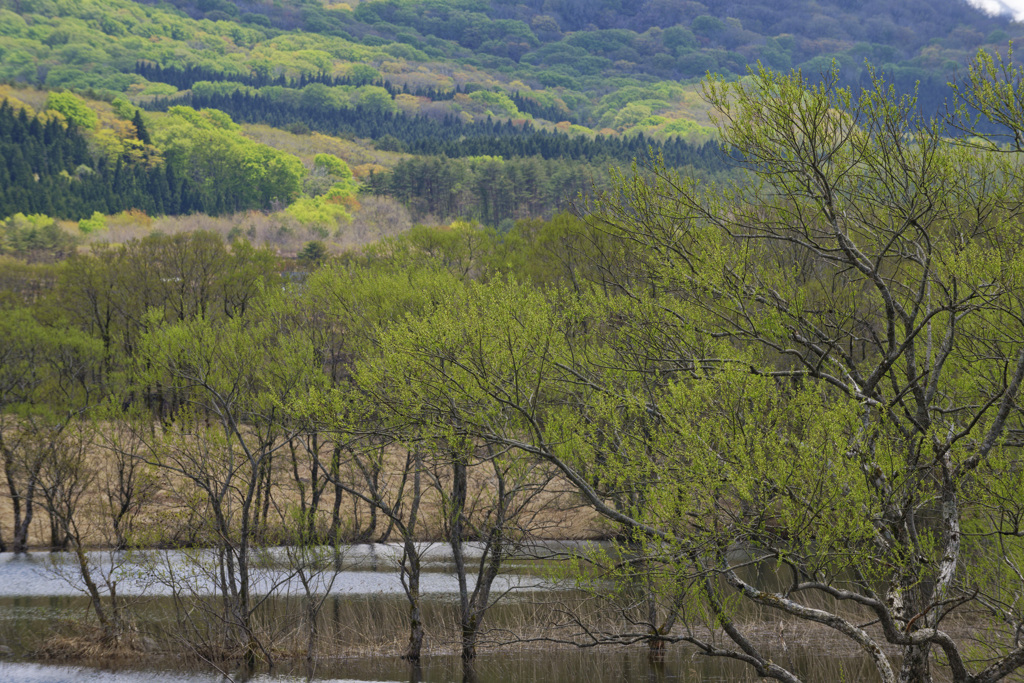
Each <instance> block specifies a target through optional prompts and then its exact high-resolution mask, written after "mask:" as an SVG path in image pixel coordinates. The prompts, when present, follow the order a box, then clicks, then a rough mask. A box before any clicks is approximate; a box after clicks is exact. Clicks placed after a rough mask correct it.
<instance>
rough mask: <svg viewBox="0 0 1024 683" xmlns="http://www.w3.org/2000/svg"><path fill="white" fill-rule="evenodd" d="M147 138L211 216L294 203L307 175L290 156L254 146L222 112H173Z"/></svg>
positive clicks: (298, 162)
mask: <svg viewBox="0 0 1024 683" xmlns="http://www.w3.org/2000/svg"><path fill="white" fill-rule="evenodd" d="M158 124H159V125H156V126H154V130H153V131H152V136H153V139H154V141H155V142H156V144H157V146H158V147H159V148H160V150H161V151H162V152H163V153H164V156H165V158H166V159H167V162H168V163H169V164H171V165H172V166H173V167H174V168H175V169H176V170H177V171H178V172H179V173H181V174H183V175H187V176H189V177H190V178H192V179H193V181H194V182H195V183H196V184H197V185H198V187H199V188H200V194H201V196H202V200H203V202H204V207H205V208H206V210H207V211H208V212H210V213H215V212H220V211H224V210H230V209H235V208H241V207H262V208H269V207H270V206H271V204H272V203H273V202H275V201H279V202H283V203H285V204H287V203H290V202H292V201H294V200H295V199H296V198H297V197H298V195H299V191H300V189H301V187H302V178H303V176H304V175H305V173H306V171H305V168H304V167H303V165H302V162H301V161H300V160H299V159H298V158H297V157H295V156H293V155H290V154H285V153H283V152H279V151H277V150H275V149H273V148H271V147H268V146H266V145H262V144H259V143H255V142H253V141H251V140H249V139H248V138H246V137H244V136H243V135H241V133H240V132H239V130H240V127H239V126H238V124H236V123H234V122H233V121H232V120H231V118H230V117H229V116H228V115H227V114H224V113H223V112H220V111H217V110H213V109H204V110H202V111H196V110H195V109H192V108H190V107H172V108H171V110H170V111H169V112H168V116H167V117H166V118H164V119H161V120H160V121H159V122H158Z"/></svg>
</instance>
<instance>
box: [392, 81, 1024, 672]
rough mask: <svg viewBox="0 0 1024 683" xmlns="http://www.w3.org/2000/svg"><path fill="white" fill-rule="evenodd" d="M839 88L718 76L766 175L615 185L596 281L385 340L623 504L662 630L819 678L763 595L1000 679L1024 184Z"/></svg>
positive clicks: (448, 407) (1018, 656)
mask: <svg viewBox="0 0 1024 683" xmlns="http://www.w3.org/2000/svg"><path fill="white" fill-rule="evenodd" d="M835 80H836V76H835V74H833V76H832V79H831V80H829V81H826V82H825V83H823V84H821V85H816V86H812V85H810V84H808V83H807V82H805V81H804V80H803V79H802V77H801V76H800V75H799V74H790V75H782V74H777V73H773V72H770V71H767V70H759V71H757V72H755V73H753V74H751V77H750V78H749V79H747V81H746V82H744V83H737V84H727V83H725V82H723V81H721V80H716V79H712V80H710V81H709V82H708V83H707V84H706V86H705V96H706V97H707V98H708V99H709V101H710V102H711V104H712V105H714V107H715V108H716V110H717V112H718V126H719V131H720V134H721V137H722V140H723V144H724V145H725V146H726V148H727V149H728V150H729V151H730V153H731V154H732V155H733V156H734V157H736V158H738V159H740V160H742V161H743V163H744V164H745V165H746V166H747V168H748V169H749V171H750V173H751V175H750V177H749V178H748V179H744V180H743V181H742V182H738V183H735V184H733V185H730V186H727V187H719V186H706V185H704V184H701V183H700V182H698V181H697V180H694V179H692V178H683V177H680V176H679V175H678V174H675V173H672V172H670V171H668V170H666V169H665V168H664V167H663V166H659V165H658V164H656V163H655V164H654V165H653V166H652V168H651V169H649V170H650V175H644V176H640V175H637V176H633V177H631V178H624V179H622V180H621V182H620V185H619V187H618V189H617V190H616V191H615V192H612V193H610V194H607V195H606V196H604V197H603V198H602V199H601V200H600V201H599V202H597V203H596V204H595V205H594V207H593V208H594V212H593V213H592V214H591V216H590V219H589V222H590V226H591V228H590V229H591V231H592V234H593V241H594V243H595V244H603V245H604V246H603V248H601V249H600V250H595V252H594V253H595V254H596V257H597V258H598V259H599V265H598V267H596V268H594V269H593V270H591V271H590V272H596V275H594V276H592V277H594V278H595V280H594V281H593V282H592V284H591V285H590V287H589V288H582V289H581V293H578V294H573V295H567V294H564V293H560V292H559V291H558V290H553V291H551V292H548V293H547V294H540V293H537V292H536V291H531V290H529V289H526V288H520V289H521V291H517V292H515V293H514V294H513V295H510V296H509V298H510V299H511V300H515V301H517V303H516V305H515V306H514V307H510V309H509V310H508V311H500V312H493V311H482V312H481V314H480V315H479V316H478V317H479V320H480V322H467V321H462V320H460V321H457V322H453V321H452V317H453V315H456V314H453V313H452V312H450V311H448V310H445V309H443V308H437V309H434V310H432V311H431V312H430V313H429V314H428V316H427V319H426V320H424V321H423V323H422V325H420V324H415V325H414V324H411V323H408V322H405V323H403V325H402V329H401V330H399V329H398V328H395V330H394V331H393V332H392V333H391V334H392V335H393V337H389V338H388V342H386V343H384V344H383V346H384V348H385V349H386V351H385V353H387V355H388V357H390V358H398V357H399V356H400V355H401V352H400V351H399V349H398V348H396V349H394V350H392V351H391V352H390V353H389V352H388V351H387V349H389V343H391V340H392V339H394V340H397V339H402V340H404V343H403V344H402V345H401V347H400V348H401V349H402V350H404V353H405V354H407V355H412V356H414V357H415V358H416V359H418V365H417V371H416V373H415V374H412V373H402V372H398V371H397V370H396V371H395V373H394V374H393V375H392V377H393V378H394V380H395V381H396V383H397V382H404V383H406V385H407V386H408V388H407V389H406V391H409V392H414V391H416V390H417V387H427V388H429V392H430V393H429V394H428V396H429V397H430V398H429V401H430V403H429V405H430V406H431V407H432V408H433V409H434V410H435V411H437V413H438V415H439V416H441V415H443V416H444V418H443V420H444V423H446V424H448V425H457V426H458V427H457V430H458V432H457V433H458V434H460V435H461V436H463V437H464V438H471V439H476V440H479V441H481V442H486V443H490V444H494V445H495V446H498V447H503V448H514V449H517V450H518V452H520V453H522V454H525V456H528V457H534V458H540V459H542V460H544V461H547V462H548V463H550V464H551V465H553V466H555V467H557V468H558V470H559V471H560V472H561V475H562V476H563V477H565V478H566V479H567V480H568V481H569V482H571V483H572V484H573V485H574V486H575V487H576V489H577V490H578V491H579V492H580V494H581V495H582V496H583V497H584V498H585V499H586V500H587V501H588V502H589V504H590V505H592V506H593V508H594V509H595V510H596V511H597V512H599V513H600V514H602V515H604V516H605V517H607V518H608V519H610V520H611V521H613V522H615V523H616V524H617V525H619V526H620V528H621V533H622V534H623V536H624V537H626V538H628V539H630V544H629V547H630V548H631V549H632V550H631V553H632V554H633V557H634V558H635V557H637V556H638V555H639V557H640V558H641V559H642V560H643V563H644V567H645V569H644V571H645V572H648V573H652V572H653V575H654V576H655V578H656V579H657V582H658V583H659V584H660V585H661V586H663V587H664V588H662V589H660V590H661V591H662V593H661V595H662V596H663V598H664V599H662V600H661V602H662V604H663V605H665V606H667V608H668V609H669V610H670V611H671V610H675V611H676V612H677V613H678V615H679V623H680V624H681V626H682V628H681V629H679V628H677V629H676V630H675V631H669V630H668V629H665V628H664V626H665V625H666V624H671V623H673V622H675V621H676V620H675V619H673V618H668V619H665V618H664V617H657V618H652V619H651V621H650V623H647V624H646V625H645V628H646V629H649V630H648V633H647V635H646V636H644V637H646V638H647V639H652V640H661V641H664V642H680V641H682V642H688V643H690V644H692V645H693V646H695V647H697V648H698V650H699V651H700V652H701V653H703V654H705V655H708V656H722V657H729V658H732V659H736V660H739V661H742V662H746V663H747V664H749V665H750V666H751V667H753V668H754V670H755V671H756V672H757V673H758V675H761V676H765V677H769V678H774V679H777V680H783V681H798V680H800V679H799V676H798V674H797V673H796V672H794V671H791V670H789V669H787V668H786V667H784V666H782V665H781V664H779V663H778V662H776V661H773V660H772V659H770V658H769V656H768V655H767V654H766V653H765V651H764V649H763V647H764V643H762V642H759V638H758V637H757V635H756V634H753V633H750V632H748V631H747V629H746V628H745V627H744V625H743V623H742V622H741V621H740V620H739V619H738V618H737V609H739V608H738V607H737V605H740V604H742V603H753V604H755V605H758V606H760V607H761V608H763V609H768V610H770V611H773V612H778V613H780V614H783V615H785V617H786V618H788V619H796V620H801V621H805V622H808V623H811V624H816V625H818V626H819V627H821V628H823V629H826V630H827V631H830V632H832V633H834V635H835V636H836V637H837V638H845V639H849V640H850V641H851V642H853V643H854V644H856V645H857V646H858V647H860V648H861V649H862V650H863V651H864V653H865V655H866V656H867V657H869V658H870V660H871V661H872V662H873V664H874V666H875V668H876V670H877V672H878V674H879V677H880V678H881V680H883V681H886V682H889V681H892V682H895V681H901V682H902V681H905V682H907V683H911V682H913V683H921V682H924V681H931V680H932V670H933V669H935V668H937V667H938V668H943V669H946V671H945V672H944V675H947V676H948V677H949V678H951V679H952V680H954V681H958V682H959V681H963V682H966V681H976V682H980V681H996V680H1000V679H1002V678H1004V677H1006V676H1007V675H1009V674H1011V673H1012V672H1014V671H1016V670H1017V669H1018V668H1020V667H1021V666H1024V648H1021V647H1020V646H1019V645H1018V644H1017V643H1016V641H1015V635H1014V634H1015V633H1017V632H1018V629H1019V628H1021V626H1022V624H1024V618H1022V615H1021V613H1020V612H1019V611H1018V609H1017V608H1016V607H1015V603H1014V602H1013V598H1012V597H1011V596H1013V595H1016V594H1017V592H1018V591H1020V590H1021V589H1022V588H1024V586H1022V585H1021V583H1020V579H1019V574H1018V573H1017V570H1018V568H1019V567H1020V566H1021V557H1022V555H1024V547H1022V546H1021V544H1020V538H1021V535H1020V533H1019V529H1018V527H1017V525H1016V523H1014V522H1012V521H1011V520H1014V519H1017V518H1018V515H1019V512H1020V510H1021V503H1020V502H1019V495H1017V494H1015V493H1012V491H1019V488H1015V487H1017V481H1018V478H1019V476H1020V475H1019V472H1020V471H1021V469H1022V468H1021V466H1020V465H1021V453H1020V443H1019V436H1018V435H1019V434H1020V429H1021V427H1022V425H1021V423H1020V421H1021V403H1020V400H1019V398H1020V397H1019V394H1020V386H1021V382H1022V381H1024V319H1022V317H1021V314H1020V311H1021V310H1022V304H1024V286H1022V282H1024V277H1022V273H1024V260H1022V258H1021V256H1020V254H1019V251H1018V249H1017V248H1016V244H1017V243H1018V237H1017V234H1018V233H1017V228H1016V227H1014V226H1015V225H1016V221H1017V219H1018V218H1019V207H1020V205H1021V204H1020V202H1019V201H1018V200H1017V193H1018V192H1019V187H1020V183H1019V182H1018V181H1017V180H1016V172H1015V170H1014V168H1013V162H1012V160H1007V159H1005V158H1000V157H999V156H998V155H996V154H991V153H986V152H982V151H978V150H976V149H970V148H965V147H963V146H959V145H956V144H953V143H951V142H950V141H949V139H948V138H947V136H946V132H945V129H944V127H943V126H942V125H941V124H940V123H935V122H929V121H925V120H922V119H921V118H919V117H918V116H917V115H916V114H915V113H914V111H915V110H914V101H913V100H912V99H909V98H897V97H896V96H895V94H894V92H893V90H892V89H891V88H889V87H888V86H887V84H885V83H883V82H882V81H881V80H876V81H875V82H874V85H873V87H872V88H871V89H870V90H866V91H864V92H863V93H861V95H860V96H859V97H855V96H854V95H853V94H852V93H851V92H849V91H848V90H844V89H841V88H838V87H836V83H835ZM1007 106H1009V105H1007ZM505 286H508V287H515V285H514V283H510V284H507V285H505ZM462 318H467V316H462ZM442 330H443V332H442ZM470 330H476V331H475V332H470ZM489 335H493V336H494V337H496V338H499V339H501V340H502V343H500V344H487V343H484V342H482V341H481V340H482V339H486V338H488V336H489ZM467 341H469V342H470V343H466V342H467ZM395 362H396V363H397V362H398V361H395ZM420 400H421V401H426V400H428V399H427V398H421V399H420ZM438 419H441V418H440V417H439V418H438ZM453 428H454V427H453ZM628 564H629V562H624V563H622V565H620V566H622V569H621V570H620V571H619V572H618V574H612V577H611V578H615V577H616V576H619V577H621V578H622V579H623V580H628V579H631V577H633V576H635V575H636V572H635V571H634V570H628V569H627V567H626V566H625V565H628ZM751 565H753V566H755V567H760V568H761V570H762V571H760V572H758V573H756V574H752V573H751V572H749V571H748V570H747V569H745V567H748V566H751ZM780 586H781V588H780ZM701 615H705V617H706V618H704V619H703V620H702V617H701ZM957 619H967V620H974V621H970V622H969V623H972V624H974V626H973V628H981V627H984V628H987V629H989V631H987V632H988V633H991V634H993V635H992V637H990V638H988V639H987V643H986V645H987V649H986V652H985V653H984V654H980V655H979V654H975V653H974V652H973V651H972V650H971V649H969V648H968V646H967V645H968V643H967V641H965V640H964V639H963V638H962V637H960V636H959V634H958V633H957V632H956V631H955V630H953V629H951V628H949V625H950V624H951V623H952V622H953V621H955V620H957ZM695 621H702V623H700V624H698V623H695ZM863 624H868V625H867V626H865V625H863ZM697 625H703V626H704V627H706V628H707V629H709V630H710V632H711V633H712V634H714V635H713V637H711V638H708V637H704V636H701V635H699V634H700V633H701V631H700V630H698V629H695V628H693V627H694V626H697ZM718 634H720V635H721V636H722V638H723V640H720V639H719V638H718ZM595 637H598V638H599V639H602V638H603V639H605V640H608V641H609V642H622V641H623V640H627V639H629V637H630V633H629V631H628V630H627V631H624V632H621V633H618V634H611V635H607V636H601V635H600V634H595ZM727 643H728V644H727ZM886 648H892V649H895V650H896V651H897V652H898V653H899V659H898V660H893V659H890V657H889V655H888V654H887V653H886V652H887V650H886Z"/></svg>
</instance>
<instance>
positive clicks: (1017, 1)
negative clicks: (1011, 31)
mask: <svg viewBox="0 0 1024 683" xmlns="http://www.w3.org/2000/svg"><path fill="white" fill-rule="evenodd" d="M968 2H970V3H971V4H972V5H976V6H978V7H980V8H982V9H983V10H985V11H987V12H992V13H999V12H1003V11H1007V10H1009V11H1010V12H1011V13H1013V15H1014V17H1016V18H1017V21H1024V0H968Z"/></svg>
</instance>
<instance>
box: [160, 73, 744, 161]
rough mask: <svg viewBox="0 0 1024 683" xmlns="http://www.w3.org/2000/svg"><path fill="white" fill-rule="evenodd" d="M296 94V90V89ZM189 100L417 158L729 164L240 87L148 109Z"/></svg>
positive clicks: (670, 143) (688, 148) (658, 148)
mask: <svg viewBox="0 0 1024 683" xmlns="http://www.w3.org/2000/svg"><path fill="white" fill-rule="evenodd" d="M296 95H297V93H296ZM181 104H186V105H188V106H192V107H195V108H201V109H206V108H210V109H219V110H221V111H225V112H227V113H228V114H230V115H231V116H232V118H234V119H237V120H238V121H245V122H251V123H265V124H268V125H271V126H274V127H277V128H286V127H288V126H289V125H291V124H296V123H302V124H304V125H306V126H308V127H309V128H311V129H313V130H319V131H322V132H325V133H329V134H332V135H342V136H345V135H352V136H355V137H362V138H369V139H371V140H375V141H380V140H381V139H384V138H387V139H389V140H390V139H394V140H397V141H398V142H399V143H401V145H400V151H407V152H410V153H413V154H419V155H443V156H448V157H452V158H454V157H463V156H500V157H504V158H512V157H529V156H540V157H542V158H544V159H576V160H589V161H592V162H593V161H597V160H601V159H609V160H617V161H624V162H626V163H629V162H631V161H632V160H633V159H635V158H637V157H645V156H647V155H648V151H649V149H653V150H654V151H655V152H656V153H659V154H661V155H663V156H664V158H665V161H666V163H667V164H669V165H671V166H676V167H680V166H686V165H691V166H695V167H699V168H702V169H706V170H708V171H722V170H725V169H727V168H728V161H727V160H726V159H724V158H723V157H722V156H721V154H720V153H719V148H718V146H717V145H716V144H714V143H705V144H703V145H699V146H695V145H691V144H689V143H687V142H685V141H684V140H682V139H680V138H671V139H669V140H666V141H664V142H659V141H656V140H649V139H647V138H645V137H644V136H643V135H642V134H638V135H635V136H628V137H621V138H613V137H606V136H602V135H598V136H596V137H593V138H589V137H585V136H582V135H573V136H570V135H567V134H565V133H561V132H557V131H556V132H549V131H546V130H543V129H538V128H536V127H534V126H533V124H531V123H530V122H529V121H525V122H520V123H513V122H511V121H506V122H501V121H493V120H490V117H488V120H486V121H476V122H473V123H470V124H464V123H460V122H459V121H458V120H457V119H455V118H454V117H445V118H444V119H443V120H440V121H438V120H434V119H430V118H427V117H425V116H406V115H402V114H394V113H390V112H382V111H380V110H379V109H378V108H377V107H367V106H360V105H357V106H354V107H352V108H348V109H338V108H335V107H332V106H322V105H304V104H302V103H300V102H289V101H286V100H279V99H275V98H271V97H270V96H268V95H263V94H252V93H245V92H240V91H239V92H235V93H232V94H231V95H220V94H210V95H205V94H204V95H196V94H194V93H188V94H185V95H181V96H178V97H172V98H155V99H154V100H153V101H152V102H150V103H148V104H147V106H148V107H149V108H150V109H152V110H155V111H163V110H166V109H167V108H169V107H172V106H176V105H181Z"/></svg>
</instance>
